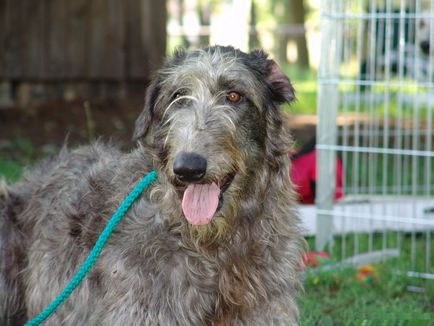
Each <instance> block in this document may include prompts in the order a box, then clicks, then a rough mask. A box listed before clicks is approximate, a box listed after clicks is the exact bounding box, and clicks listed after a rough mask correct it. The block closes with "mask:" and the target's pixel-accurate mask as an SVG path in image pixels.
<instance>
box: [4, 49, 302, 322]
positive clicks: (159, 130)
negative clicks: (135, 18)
mask: <svg viewBox="0 0 434 326" xmlns="http://www.w3.org/2000/svg"><path fill="white" fill-rule="evenodd" d="M293 98H294V93H293V88H292V86H291V84H290V82H289V80H288V79H287V78H286V77H285V76H284V74H283V73H282V71H281V70H280V68H279V67H278V66H277V65H276V63H275V62H274V61H273V60H270V59H268V58H267V55H266V54H265V53H264V52H262V51H253V52H251V53H249V54H246V53H243V52H241V51H239V50H236V49H234V48H231V47H211V48H207V49H204V50H196V51H178V52H177V53H176V54H175V55H174V56H173V58H172V59H171V60H169V61H168V62H167V63H166V64H165V67H163V69H161V70H160V71H159V72H158V73H157V75H156V77H155V79H154V80H153V82H152V83H151V85H150V86H149V88H148V90H147V96H146V103H145V108H144V111H143V113H142V114H141V115H140V116H139V118H138V119H137V121H136V129H135V134H134V137H135V139H136V140H137V144H138V145H137V147H136V149H135V150H133V151H132V152H131V153H122V152H121V151H120V150H118V149H117V148H116V147H114V146H111V145H104V144H102V143H96V144H93V145H91V146H88V147H81V148H78V149H75V150H71V151H70V150H67V149H64V150H62V152H61V153H60V155H59V156H58V157H57V158H55V159H52V160H47V161H45V162H43V163H41V164H40V165H39V166H37V167H35V168H33V169H32V170H31V171H29V172H27V173H26V174H25V175H24V177H23V178H22V180H21V181H20V182H18V183H16V184H14V185H10V186H8V185H5V184H3V185H2V186H1V187H0V248H1V251H0V255H1V256H0V263H1V265H0V320H1V322H2V324H3V325H4V324H6V325H18V324H21V323H23V322H24V321H25V320H27V319H30V318H32V317H34V316H35V315H37V314H38V313H40V312H41V311H42V310H43V309H44V308H45V307H46V306H47V305H48V304H49V303H50V302H51V301H52V300H53V298H55V296H56V295H57V294H58V293H59V292H60V291H61V290H62V289H63V288H64V286H65V285H66V284H67V283H68V281H69V280H70V279H71V277H72V276H73V274H74V273H75V271H76V270H77V269H78V267H79V265H80V264H81V263H82V262H83V260H84V259H85V257H86V256H87V254H88V252H89V251H90V249H91V248H92V246H93V244H94V243H95V241H96V239H97V237H98V235H99V233H100V232H101V230H102V229H103V227H104V225H105V224H106V222H107V220H108V219H109V218H110V216H111V215H112V214H113V212H114V211H115V210H116V208H117V207H118V205H119V204H120V202H121V201H122V199H123V198H124V197H125V195H126V194H127V193H128V192H129V191H130V190H131V189H132V187H133V186H134V184H135V183H137V181H138V180H140V179H141V178H142V177H143V176H144V175H145V174H146V173H147V172H149V171H150V170H152V169H155V170H157V171H158V176H159V177H158V181H157V182H156V183H154V184H153V185H152V186H151V187H149V188H148V189H147V190H145V192H144V194H143V195H142V196H141V197H140V198H139V199H138V200H137V201H136V202H135V203H134V204H133V206H132V207H131V209H130V210H129V211H128V213H127V214H126V216H125V217H124V218H123V220H122V221H121V222H120V224H119V225H118V227H117V229H116V230H115V232H114V233H113V235H112V237H111V238H110V240H109V241H108V243H107V245H106V246H105V248H104V249H103V251H102V253H101V256H100V258H99V259H98V260H97V263H96V265H95V266H94V267H93V269H92V270H91V272H90V274H89V275H88V276H87V277H86V279H85V280H84V281H83V283H82V284H81V285H80V286H79V287H78V288H77V289H76V291H75V292H74V293H73V294H72V296H71V298H70V299H69V300H68V301H67V302H66V303H65V304H64V305H63V306H61V307H60V308H59V310H58V311H57V312H56V313H55V314H53V315H52V316H51V317H50V319H48V320H47V321H46V323H45V325H122V326H124V325H189V326H190V325H294V324H297V319H298V310H297V305H296V297H297V292H298V291H299V290H300V288H301V284H300V279H299V271H300V268H301V265H302V263H301V256H302V253H303V247H304V240H303V238H302V236H301V233H300V232H299V229H298V219H297V217H296V215H295V213H294V211H293V207H294V203H295V200H294V197H295V196H294V194H293V192H292V187H291V184H290V181H289V178H288V169H289V158H288V154H287V153H288V150H289V140H290V138H289V136H288V135H287V133H286V132H285V128H284V124H283V117H282V114H281V112H280V110H279V104H281V103H284V102H290V101H292V100H293Z"/></svg>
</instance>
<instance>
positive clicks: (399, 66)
mask: <svg viewBox="0 0 434 326" xmlns="http://www.w3.org/2000/svg"><path fill="white" fill-rule="evenodd" d="M320 30H321V33H322V35H321V44H322V45H321V55H322V58H321V61H320V68H319V71H318V127H317V139H318V140H317V142H318V144H317V150H318V159H317V166H318V168H317V175H318V185H317V194H316V205H317V221H316V227H317V231H316V234H317V239H316V247H317V249H318V250H323V249H328V250H329V251H331V253H332V255H333V256H334V257H337V258H338V259H340V260H342V261H345V262H353V263H356V264H357V263H360V262H362V261H363V262H366V261H367V260H368V261H369V258H371V259H372V260H373V261H374V260H378V258H379V257H380V258H382V259H386V258H388V257H391V256H399V257H400V259H401V260H402V261H404V263H403V268H405V269H406V271H407V273H408V274H409V275H411V276H421V277H426V278H434V257H432V255H433V254H432V253H434V240H433V239H432V238H433V233H434V151H433V140H434V129H433V107H434V0H399V1H396V0H383V1H377V0H358V1H353V0H340V1H335V0H324V1H322V2H321V29H320ZM336 157H338V158H339V159H340V160H341V162H342V165H343V168H344V174H343V186H342V187H343V189H342V191H343V194H344V197H343V199H342V200H341V201H339V202H335V201H334V199H333V198H334V197H333V193H334V191H335V185H334V180H335V173H336V168H335V166H334V164H335V161H336Z"/></svg>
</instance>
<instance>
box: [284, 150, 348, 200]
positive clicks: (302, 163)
mask: <svg viewBox="0 0 434 326" xmlns="http://www.w3.org/2000/svg"><path fill="white" fill-rule="evenodd" d="M290 178H291V180H292V182H293V183H294V184H295V190H296V192H297V193H298V196H299V198H298V199H299V201H300V202H301V203H303V204H313V203H314V202H315V188H316V186H315V185H316V150H315V149H314V150H312V151H310V152H308V153H305V154H302V155H299V156H297V157H295V158H293V160H292V166H291V171H290ZM342 197H343V193H342V163H341V160H340V159H339V158H338V157H336V183H335V200H337V199H340V198H342Z"/></svg>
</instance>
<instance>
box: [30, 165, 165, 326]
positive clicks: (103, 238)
mask: <svg viewBox="0 0 434 326" xmlns="http://www.w3.org/2000/svg"><path fill="white" fill-rule="evenodd" d="M156 179H157V172H156V171H155V170H154V171H151V172H150V173H148V174H147V175H146V176H144V177H143V179H142V180H140V182H139V183H137V185H136V186H135V187H134V188H133V190H131V192H130V193H129V194H128V196H127V197H126V198H125V199H124V200H123V202H122V203H121V204H120V206H119V208H118V209H117V210H116V212H115V213H114V214H113V215H112V217H111V218H110V220H109V221H108V223H107V225H106V226H105V228H104V230H103V231H102V232H101V234H100V236H99V237H98V240H97V241H96V243H95V245H94V247H93V248H92V250H91V251H90V253H89V255H88V256H87V258H86V260H85V261H84V262H83V264H82V265H81V267H80V269H79V270H78V272H77V273H76V274H75V275H74V277H73V278H72V280H71V281H70V282H69V284H68V285H67V286H66V287H65V288H64V289H63V291H62V292H61V293H60V294H59V295H58V296H57V297H56V298H55V299H54V300H53V301H52V302H51V303H50V304H49V305H48V306H47V308H45V310H44V311H42V312H41V313H40V314H39V315H37V316H36V317H35V318H33V319H32V320H30V321H28V322H27V323H26V324H25V325H24V326H38V325H40V324H41V323H42V322H43V321H44V320H45V319H47V318H48V317H49V316H50V315H51V314H52V313H54V312H55V311H56V310H57V308H59V306H60V305H61V304H63V303H64V302H65V301H66V300H67V299H68V298H69V296H70V295H71V293H72V291H74V290H75V288H76V287H77V286H78V285H79V284H80V283H81V281H83V279H84V278H85V277H86V275H87V273H88V272H89V270H90V269H91V268H92V266H93V265H94V264H95V261H96V260H97V258H98V256H99V254H100V253H101V250H102V249H103V247H104V245H105V244H106V242H107V240H108V239H109V238H110V235H111V234H112V232H113V230H114V229H115V228H116V226H117V225H118V223H119V222H120V220H121V219H122V217H123V216H124V215H125V213H126V212H127V210H128V209H129V208H130V206H131V205H132V204H133V202H134V201H135V200H136V199H137V197H139V196H140V194H141V193H142V192H143V190H145V189H146V188H147V187H148V186H149V185H150V184H151V183H152V182H154V181H155V180H156Z"/></svg>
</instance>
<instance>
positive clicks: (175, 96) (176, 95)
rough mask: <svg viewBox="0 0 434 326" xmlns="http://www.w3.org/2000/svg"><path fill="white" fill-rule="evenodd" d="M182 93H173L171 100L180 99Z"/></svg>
mask: <svg viewBox="0 0 434 326" xmlns="http://www.w3.org/2000/svg"><path fill="white" fill-rule="evenodd" d="M181 96H182V93H181V92H175V93H174V94H173V96H172V100H176V99H177V98H179V97H181Z"/></svg>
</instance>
